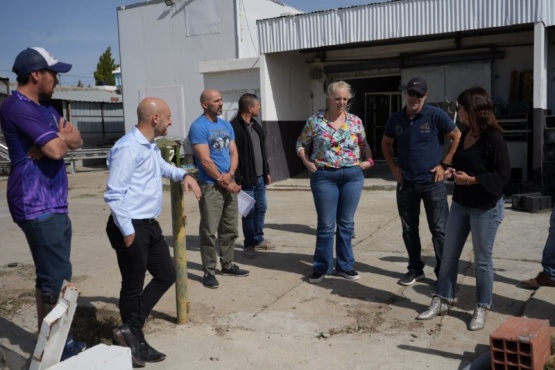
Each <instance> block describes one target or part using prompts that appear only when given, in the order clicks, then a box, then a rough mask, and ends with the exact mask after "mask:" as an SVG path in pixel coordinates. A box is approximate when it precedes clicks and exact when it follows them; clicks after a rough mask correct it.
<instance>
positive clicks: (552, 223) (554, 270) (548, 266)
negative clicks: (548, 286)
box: [542, 208, 555, 280]
mask: <svg viewBox="0 0 555 370" xmlns="http://www.w3.org/2000/svg"><path fill="white" fill-rule="evenodd" d="M542 266H543V272H545V273H546V274H547V276H549V277H550V278H552V279H554V280H555V208H553V209H552V210H551V217H550V218H549V235H548V236H547V240H546V241H545V247H544V248H543V256H542Z"/></svg>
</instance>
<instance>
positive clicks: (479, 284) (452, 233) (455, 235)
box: [436, 198, 505, 308]
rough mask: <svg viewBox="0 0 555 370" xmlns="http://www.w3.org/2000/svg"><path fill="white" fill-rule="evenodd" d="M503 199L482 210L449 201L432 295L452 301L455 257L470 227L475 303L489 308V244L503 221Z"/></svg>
mask: <svg viewBox="0 0 555 370" xmlns="http://www.w3.org/2000/svg"><path fill="white" fill-rule="evenodd" d="M504 214H505V201H504V200H503V198H501V199H499V201H498V202H497V204H496V205H495V207H493V208H491V209H488V210H482V209H476V208H467V207H463V206H461V205H460V204H458V203H456V202H453V204H452V205H451V210H450V212H449V218H448V220H447V229H446V232H445V235H446V236H445V246H446V247H445V248H444V249H443V259H442V263H441V270H440V271H439V277H438V281H437V287H436V295H438V296H439V297H441V298H443V299H446V300H448V301H453V300H454V299H455V289H456V286H457V273H458V269H459V258H460V257H461V253H462V250H463V247H464V243H465V242H466V239H467V238H468V234H469V233H470V231H472V248H473V250H474V264H475V269H476V272H475V274H476V303H477V304H478V306H481V307H485V308H489V307H490V306H491V300H492V290H493V245H494V243H495V235H496V234H497V229H498V228H499V225H500V224H501V221H503V217H504Z"/></svg>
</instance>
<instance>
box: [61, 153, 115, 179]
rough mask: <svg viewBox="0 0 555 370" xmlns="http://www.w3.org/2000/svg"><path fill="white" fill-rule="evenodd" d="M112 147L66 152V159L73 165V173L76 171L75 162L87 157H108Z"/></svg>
mask: <svg viewBox="0 0 555 370" xmlns="http://www.w3.org/2000/svg"><path fill="white" fill-rule="evenodd" d="M110 149H111V148H98V149H77V150H72V151H70V152H68V153H67V154H66V156H65V157H64V160H65V161H66V163H67V162H69V164H70V165H71V173H75V162H77V161H82V160H87V159H106V157H107V156H108V152H110Z"/></svg>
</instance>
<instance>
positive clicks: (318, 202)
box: [296, 81, 374, 283]
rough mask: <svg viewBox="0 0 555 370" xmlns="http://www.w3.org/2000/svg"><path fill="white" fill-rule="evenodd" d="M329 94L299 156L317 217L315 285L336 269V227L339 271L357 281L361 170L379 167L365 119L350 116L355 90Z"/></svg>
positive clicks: (338, 87) (333, 89)
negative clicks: (354, 242)
mask: <svg viewBox="0 0 555 370" xmlns="http://www.w3.org/2000/svg"><path fill="white" fill-rule="evenodd" d="M326 95H327V96H326V103H327V109H326V110H324V111H319V112H317V113H316V114H314V115H313V116H311V117H310V118H309V119H308V120H307V122H306V125H305V126H304V129H303V131H302V133H301V135H300V136H299V138H298V140H297V144H296V147H297V155H298V156H299V157H300V158H301V159H302V161H303V164H304V165H305V166H306V168H307V169H308V171H309V172H310V173H311V175H310V187H311V190H312V195H313V198H314V205H315V206H316V213H317V215H318V226H317V235H316V250H315V253H314V262H313V273H312V275H310V276H309V278H308V281H309V282H310V283H319V282H320V281H322V279H323V278H324V277H325V276H326V275H329V274H331V273H332V272H333V271H334V261H333V241H334V232H335V231H336V228H337V232H336V233H335V234H336V236H335V238H336V240H335V250H336V258H337V261H336V263H335V273H336V274H337V275H339V276H342V277H344V278H345V279H347V280H358V278H359V275H358V273H357V272H356V271H355V269H354V262H355V259H354V255H353V247H352V238H353V232H354V215H355V211H356V209H357V207H358V202H359V200H360V195H361V192H362V185H363V184H364V175H363V172H362V171H363V170H366V169H368V168H370V167H372V166H373V165H374V161H373V160H372V152H371V150H370V147H369V146H368V143H367V142H366V133H365V131H364V126H363V125H362V121H361V119H360V118H359V117H357V116H355V115H353V114H350V113H348V112H347V109H348V106H349V101H350V100H351V98H352V94H351V86H350V85H349V84H348V83H346V82H344V81H337V82H333V83H331V84H330V85H329V86H328V88H327V94H326ZM310 150H311V151H312V154H311V156H310V157H309V155H308V152H309V151H310Z"/></svg>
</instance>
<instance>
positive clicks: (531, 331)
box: [490, 317, 551, 370]
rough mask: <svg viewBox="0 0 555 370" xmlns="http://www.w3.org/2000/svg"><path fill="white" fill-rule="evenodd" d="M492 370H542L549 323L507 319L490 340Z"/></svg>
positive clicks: (547, 352) (548, 349)
mask: <svg viewBox="0 0 555 370" xmlns="http://www.w3.org/2000/svg"><path fill="white" fill-rule="evenodd" d="M490 350H491V368H492V369H494V370H501V369H503V370H509V369H510V370H525V369H543V365H544V364H545V361H546V360H547V358H548V357H549V356H550V354H551V333H550V328H549V320H538V319H529V318H526V317H509V318H508V319H507V320H506V321H505V322H504V323H503V325H501V326H500V327H499V328H497V330H495V332H493V333H492V334H491V336H490Z"/></svg>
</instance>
